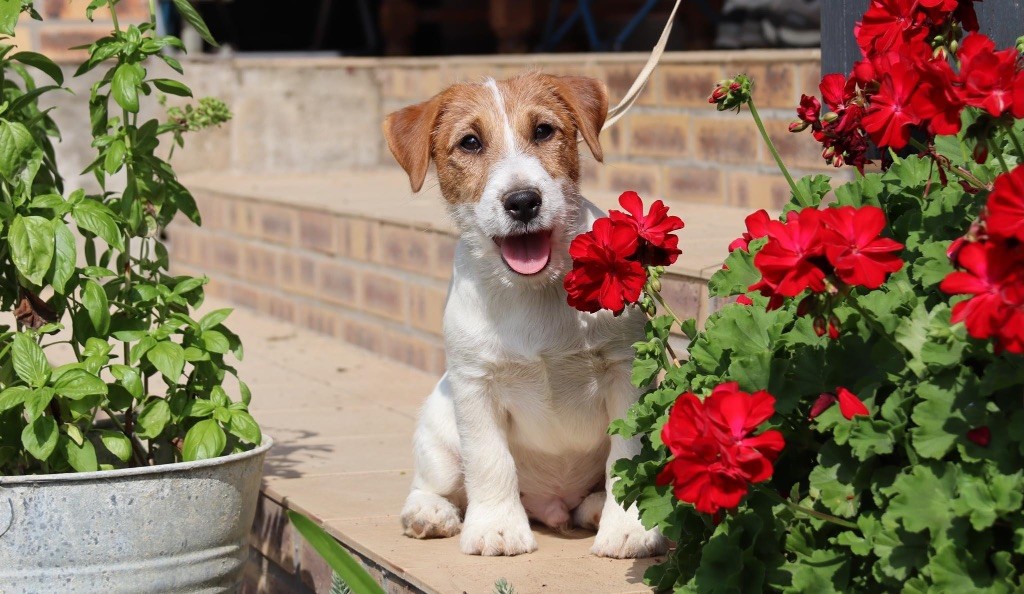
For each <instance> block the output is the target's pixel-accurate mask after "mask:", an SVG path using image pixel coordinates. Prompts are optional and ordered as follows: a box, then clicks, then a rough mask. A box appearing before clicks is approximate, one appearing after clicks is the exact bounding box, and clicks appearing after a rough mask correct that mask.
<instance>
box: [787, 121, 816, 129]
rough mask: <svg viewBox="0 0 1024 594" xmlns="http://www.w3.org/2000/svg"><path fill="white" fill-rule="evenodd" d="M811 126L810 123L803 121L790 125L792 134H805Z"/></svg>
mask: <svg viewBox="0 0 1024 594" xmlns="http://www.w3.org/2000/svg"><path fill="white" fill-rule="evenodd" d="M810 125H811V124H810V123H809V122H803V121H800V120H796V121H793V122H791V123H790V124H789V131H790V132H803V131H804V130H806V129H807V127H808V126H810Z"/></svg>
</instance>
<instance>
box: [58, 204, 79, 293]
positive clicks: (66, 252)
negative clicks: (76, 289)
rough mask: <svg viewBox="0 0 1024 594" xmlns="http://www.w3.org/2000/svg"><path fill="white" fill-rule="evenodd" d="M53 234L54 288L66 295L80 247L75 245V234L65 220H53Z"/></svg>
mask: <svg viewBox="0 0 1024 594" xmlns="http://www.w3.org/2000/svg"><path fill="white" fill-rule="evenodd" d="M53 235H54V252H53V280H52V284H53V290H54V291H56V292H57V294H59V295H65V294H66V293H65V291H66V289H67V284H68V281H69V280H71V277H72V276H73V275H74V274H75V265H76V264H77V262H78V251H77V249H78V248H77V246H76V245H75V235H74V234H73V233H72V232H71V229H68V226H67V225H65V224H64V222H63V221H61V220H54V221H53Z"/></svg>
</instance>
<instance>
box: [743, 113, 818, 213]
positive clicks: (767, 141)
mask: <svg viewBox="0 0 1024 594" xmlns="http://www.w3.org/2000/svg"><path fill="white" fill-rule="evenodd" d="M747 107H748V108H750V115H751V116H752V117H753V118H754V123H755V124H757V130H758V132H760V133H761V138H763V139H764V142H765V144H767V145H768V151H769V152H771V154H772V157H774V158H775V164H776V165H778V166H779V170H781V171H782V175H784V176H785V177H786V181H787V182H788V183H789V187H790V189H791V190H793V194H794V195H795V196H800V197H801V198H803V199H805V202H806V199H807V198H809V196H802V195H801V194H800V190H799V189H797V187H796V182H795V181H793V176H792V175H790V174H789V169H787V168H786V164H785V163H783V162H782V157H781V156H779V150H778V149H777V148H775V143H774V142H772V139H771V137H770V136H768V131H767V130H765V128H764V122H762V121H761V116H760V115H759V114H758V113H757V108H756V107H754V100H753V99H751V100H749V101H747Z"/></svg>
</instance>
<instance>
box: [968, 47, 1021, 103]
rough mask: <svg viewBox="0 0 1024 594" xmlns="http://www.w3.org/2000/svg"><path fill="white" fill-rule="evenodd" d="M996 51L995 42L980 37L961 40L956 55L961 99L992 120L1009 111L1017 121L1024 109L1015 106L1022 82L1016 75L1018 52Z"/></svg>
mask: <svg viewBox="0 0 1024 594" xmlns="http://www.w3.org/2000/svg"><path fill="white" fill-rule="evenodd" d="M995 50H996V44H995V42H994V41H992V40H991V39H989V38H988V37H986V36H984V35H981V34H980V33H974V34H971V35H968V36H967V38H966V39H964V42H963V43H962V44H961V46H960V52H959V53H958V54H957V55H958V57H959V58H960V79H961V81H962V82H963V88H962V90H961V96H962V97H963V100H964V102H965V103H967V105H972V106H974V107H980V108H982V109H984V110H985V111H987V112H988V113H989V114H991V115H993V116H999V115H1002V114H1003V113H1005V112H1007V111H1010V110H1011V109H1012V110H1013V112H1014V115H1015V116H1016V117H1024V106H1019V105H1015V95H1019V94H1020V90H1019V86H1020V84H1021V83H1022V82H1024V77H1022V76H1021V75H1019V74H1018V72H1017V51H1016V50H1014V49H1006V50H1002V51H998V52H997V51H995ZM1015 87H1016V88H1015Z"/></svg>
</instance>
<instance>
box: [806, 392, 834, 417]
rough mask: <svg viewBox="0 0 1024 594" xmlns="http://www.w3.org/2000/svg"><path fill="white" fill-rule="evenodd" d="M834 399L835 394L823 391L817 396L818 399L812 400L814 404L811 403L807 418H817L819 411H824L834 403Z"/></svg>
mask: <svg viewBox="0 0 1024 594" xmlns="http://www.w3.org/2000/svg"><path fill="white" fill-rule="evenodd" d="M836 400H837V398H836V395H835V394H830V393H828V392H823V393H822V394H821V395H820V396H818V399H817V400H815V401H814V404H812V405H811V412H810V414H808V415H807V418H808V419H810V420H814V419H816V418H818V416H819V415H821V413H823V412H825V411H826V410H828V409H829V407H831V406H832V405H833V404H835V403H836Z"/></svg>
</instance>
